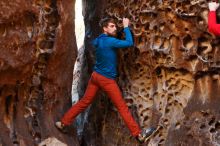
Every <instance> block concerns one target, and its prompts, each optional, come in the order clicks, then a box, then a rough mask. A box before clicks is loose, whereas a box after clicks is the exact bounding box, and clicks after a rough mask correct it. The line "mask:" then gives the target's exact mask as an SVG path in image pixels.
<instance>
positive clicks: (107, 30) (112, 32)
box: [103, 22, 117, 37]
mask: <svg viewBox="0 0 220 146" xmlns="http://www.w3.org/2000/svg"><path fill="white" fill-rule="evenodd" d="M103 29H104V33H105V34H107V35H110V36H114V37H115V36H116V35H117V28H116V25H115V24H114V23H111V22H110V23H108V26H107V27H103Z"/></svg>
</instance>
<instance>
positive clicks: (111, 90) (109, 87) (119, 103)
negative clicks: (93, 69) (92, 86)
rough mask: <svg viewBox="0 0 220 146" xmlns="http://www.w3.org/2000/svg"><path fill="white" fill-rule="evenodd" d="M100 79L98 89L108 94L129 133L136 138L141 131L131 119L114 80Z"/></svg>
mask: <svg viewBox="0 0 220 146" xmlns="http://www.w3.org/2000/svg"><path fill="white" fill-rule="evenodd" d="M101 78H102V79H100V80H99V84H100V87H101V88H102V89H103V90H104V91H105V92H106V93H107V94H108V96H109V97H110V98H111V100H112V102H113V104H114V105H115V106H116V108H117V109H118V111H119V113H120V115H121V116H122V118H123V120H124V121H125V124H126V125H127V127H128V128H129V130H130V131H131V133H132V135H133V136H134V137H136V136H138V134H140V133H141V129H140V127H139V125H138V124H137V122H136V121H135V120H134V118H133V117H132V115H131V113H130V111H129V109H128V106H127V105H126V102H125V101H124V99H123V97H122V95H121V91H120V89H119V87H118V85H117V83H116V82H115V80H112V79H108V78H106V79H105V80H103V79H104V78H105V77H103V76H102V77H101Z"/></svg>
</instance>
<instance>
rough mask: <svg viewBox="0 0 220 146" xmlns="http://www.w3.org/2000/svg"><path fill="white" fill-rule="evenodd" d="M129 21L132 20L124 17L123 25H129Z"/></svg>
mask: <svg viewBox="0 0 220 146" xmlns="http://www.w3.org/2000/svg"><path fill="white" fill-rule="evenodd" d="M129 23H130V20H129V19H128V18H123V26H124V28H125V27H128V26H129Z"/></svg>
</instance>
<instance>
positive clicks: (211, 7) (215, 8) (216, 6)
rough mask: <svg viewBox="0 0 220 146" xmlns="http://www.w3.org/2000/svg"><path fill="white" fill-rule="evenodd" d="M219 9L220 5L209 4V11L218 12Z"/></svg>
mask: <svg viewBox="0 0 220 146" xmlns="http://www.w3.org/2000/svg"><path fill="white" fill-rule="evenodd" d="M218 7H219V3H216V2H210V3H209V11H216V10H217V9H218Z"/></svg>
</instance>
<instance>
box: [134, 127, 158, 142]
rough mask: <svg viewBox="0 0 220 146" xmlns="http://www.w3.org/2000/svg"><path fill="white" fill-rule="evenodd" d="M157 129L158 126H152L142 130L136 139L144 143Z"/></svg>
mask: <svg viewBox="0 0 220 146" xmlns="http://www.w3.org/2000/svg"><path fill="white" fill-rule="evenodd" d="M155 131H156V128H154V127H150V128H147V129H144V130H142V132H141V133H140V134H139V135H138V136H137V137H136V139H137V140H138V141H139V142H140V143H143V142H145V140H146V139H147V138H149V137H150V136H151V135H152V134H153V133H154V132H155Z"/></svg>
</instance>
